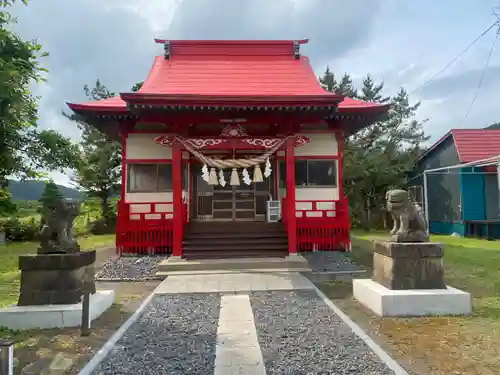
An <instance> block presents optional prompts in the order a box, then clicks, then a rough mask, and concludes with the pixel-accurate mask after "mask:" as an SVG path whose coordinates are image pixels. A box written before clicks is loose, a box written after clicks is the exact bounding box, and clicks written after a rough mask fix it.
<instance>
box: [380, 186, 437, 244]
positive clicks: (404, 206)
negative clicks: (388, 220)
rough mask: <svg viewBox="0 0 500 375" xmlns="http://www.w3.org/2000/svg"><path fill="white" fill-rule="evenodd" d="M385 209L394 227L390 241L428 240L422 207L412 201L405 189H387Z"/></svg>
mask: <svg viewBox="0 0 500 375" xmlns="http://www.w3.org/2000/svg"><path fill="white" fill-rule="evenodd" d="M385 198H386V200H387V210H388V211H389V212H390V214H391V215H392V219H393V221H394V227H393V228H392V231H391V241H392V242H428V241H429V233H428V230H427V222H426V220H425V217H424V214H423V211H422V208H421V207H420V206H419V205H418V204H417V203H415V202H413V201H412V199H411V198H410V196H409V194H408V192H407V191H406V190H400V189H396V190H389V191H388V192H387V194H386V197H385Z"/></svg>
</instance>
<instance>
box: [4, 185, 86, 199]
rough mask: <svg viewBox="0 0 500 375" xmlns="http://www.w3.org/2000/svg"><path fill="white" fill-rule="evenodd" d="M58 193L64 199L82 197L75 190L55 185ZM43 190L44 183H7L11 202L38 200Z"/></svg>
mask: <svg viewBox="0 0 500 375" xmlns="http://www.w3.org/2000/svg"><path fill="white" fill-rule="evenodd" d="M57 186H58V188H59V191H60V192H61V194H62V195H63V196H64V197H65V198H72V199H81V198H82V197H83V195H82V194H81V193H80V192H79V191H78V190H76V189H73V188H70V187H67V186H62V185H57ZM44 188H45V182H43V181H35V180H29V181H25V182H21V181H14V180H10V181H9V192H10V193H11V194H12V200H15V201H20V200H26V201H35V200H38V199H40V197H41V196H42V193H43V190H44Z"/></svg>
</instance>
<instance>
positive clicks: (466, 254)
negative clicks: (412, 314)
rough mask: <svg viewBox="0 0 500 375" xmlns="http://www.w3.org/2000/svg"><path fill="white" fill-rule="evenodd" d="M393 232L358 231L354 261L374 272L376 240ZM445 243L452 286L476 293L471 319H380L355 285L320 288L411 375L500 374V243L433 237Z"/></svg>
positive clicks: (353, 254)
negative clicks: (354, 291)
mask: <svg viewBox="0 0 500 375" xmlns="http://www.w3.org/2000/svg"><path fill="white" fill-rule="evenodd" d="M387 238H388V233H387V232H376V231H375V232H368V233H367V232H361V231H353V233H352V245H353V246H352V252H351V253H350V254H349V256H350V257H352V259H353V260H354V261H355V262H356V263H358V264H360V265H362V266H364V267H365V268H366V269H367V270H368V275H365V276H363V277H369V275H371V271H372V265H373V254H372V251H371V249H372V243H371V240H374V239H387ZM431 240H432V241H434V242H439V243H442V244H444V259H443V263H444V270H445V280H446V283H447V284H448V285H450V286H452V287H455V288H458V289H462V290H465V291H468V292H469V293H471V295H472V300H473V314H472V315H471V316H466V317H425V318H380V317H377V316H375V315H374V314H373V313H372V312H371V311H368V310H367V309H365V308H363V307H362V306H360V305H359V304H358V303H357V302H356V301H354V300H353V298H352V285H351V284H350V283H338V282H337V283H325V284H323V285H321V286H320V287H321V288H322V289H323V290H324V291H325V293H327V294H328V295H329V296H331V298H332V299H333V300H334V301H335V303H336V304H338V306H339V307H341V308H342V309H343V310H344V311H345V312H346V313H347V314H348V315H349V316H350V317H351V318H352V319H353V320H355V321H356V322H357V323H358V324H360V325H361V326H362V327H363V328H364V329H366V330H367V332H369V333H370V335H371V336H372V337H373V338H375V339H377V338H379V339H380V340H379V343H380V344H381V345H382V346H383V347H384V348H385V349H386V350H388V351H389V352H390V353H391V354H392V355H393V356H394V357H395V358H397V359H399V360H400V361H401V362H402V363H404V364H405V367H406V368H407V369H408V370H409V372H410V374H443V375H445V374H446V375H448V374H461V375H465V374H481V375H497V374H500V241H487V240H481V239H473V238H461V237H452V236H432V237H431Z"/></svg>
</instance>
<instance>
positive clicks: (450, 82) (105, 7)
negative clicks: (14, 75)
mask: <svg viewBox="0 0 500 375" xmlns="http://www.w3.org/2000/svg"><path fill="white" fill-rule="evenodd" d="M494 5H497V4H495V3H494V1H492V0H418V1H414V0H350V1H343V0H342V1H341V0H66V1H62V0H32V1H31V2H30V5H29V6H28V7H23V6H16V8H15V12H14V13H15V15H17V16H18V18H19V24H18V25H17V30H18V31H19V32H20V33H21V35H22V36H24V37H26V38H37V39H38V40H39V41H40V43H41V44H42V45H43V46H44V49H45V50H46V51H47V52H49V53H50V57H48V58H46V59H45V61H44V65H45V67H47V68H48V69H49V75H48V82H47V83H46V84H43V85H39V86H37V87H36V88H35V91H36V93H37V94H38V95H40V96H41V102H40V126H41V127H43V128H53V129H56V130H58V131H61V132H62V133H64V134H65V135H68V136H72V137H74V138H77V137H78V136H79V132H78V130H77V128H76V126H75V125H74V124H73V123H71V122H68V121H66V120H65V119H64V118H62V117H61V116H60V112H61V110H62V109H64V108H65V104H64V102H65V101H79V100H84V99H85V98H84V95H83V90H82V88H83V86H84V85H85V84H87V83H88V84H92V83H93V82H95V80H96V78H99V79H101V81H102V83H104V84H105V85H106V86H108V88H110V89H112V90H114V91H118V92H120V91H128V90H129V89H130V87H131V86H132V85H133V84H134V83H135V82H138V81H141V80H143V79H144V78H145V76H146V74H147V72H148V70H149V68H150V65H151V62H152V59H153V56H154V55H155V54H161V53H162V47H161V46H160V45H157V44H155V43H154V41H153V39H154V37H162V38H166V39H299V38H309V39H310V42H309V44H308V45H306V46H305V47H303V51H304V53H305V54H307V55H308V56H309V57H310V59H311V61H312V63H313V66H314V69H315V70H316V72H317V73H318V74H320V73H321V72H322V70H323V69H324V67H325V66H326V65H329V66H330V67H331V68H332V70H333V71H334V72H336V73H337V74H343V73H344V72H348V73H350V74H351V75H352V76H353V77H354V78H355V79H356V82H359V81H360V80H361V79H362V78H363V76H365V75H366V74H367V73H371V74H372V76H373V77H374V78H375V79H376V80H378V81H381V80H383V81H384V82H385V88H386V91H387V94H393V93H395V92H396V91H397V90H398V89H399V87H401V86H403V87H405V88H406V89H407V90H408V91H409V92H412V91H413V90H414V89H416V88H418V87H419V86H420V85H421V84H422V83H424V82H425V81H426V80H427V79H429V78H430V77H432V76H433V75H434V74H435V73H437V72H438V71H439V70H440V69H441V68H442V67H444V66H445V65H446V64H447V63H448V62H450V61H451V60H452V59H453V58H454V57H455V56H456V55H457V54H458V53H460V52H461V51H462V50H463V49H464V48H465V47H467V45H469V44H470V43H471V42H472V40H474V39H475V38H476V37H477V36H478V35H479V34H480V33H481V32H482V31H484V30H485V29H486V28H487V27H488V26H489V25H490V24H492V23H493V22H494V20H495V18H494V17H493V15H492V9H493V6H494ZM494 37H495V30H491V31H490V33H488V34H487V35H486V36H485V37H483V38H482V39H481V40H480V41H479V42H478V43H477V44H475V45H474V47H473V48H471V49H470V50H469V51H468V52H467V54H465V55H464V56H463V57H462V58H461V59H460V60H459V61H458V62H457V63H456V64H454V65H453V66H452V67H451V68H449V69H447V70H446V72H445V73H443V74H442V75H440V76H439V77H438V78H437V79H435V80H433V81H432V82H431V83H430V84H428V85H427V86H425V87H424V88H423V89H421V90H419V91H417V92H414V93H413V94H412V96H411V99H413V100H415V101H417V100H419V101H421V102H422V106H421V109H420V110H419V114H418V117H419V118H421V119H429V121H428V122H427V123H426V130H427V132H428V133H429V134H430V135H431V136H432V140H436V139H437V138H439V137H440V136H441V135H442V134H443V133H445V132H446V131H447V130H449V129H450V128H478V127H484V126H486V125H488V124H490V123H492V122H496V121H500V114H497V112H496V109H497V108H498V104H497V103H499V102H500V92H499V91H498V89H497V88H498V87H500V42H499V43H498V49H497V50H496V51H495V52H494V53H493V56H492V59H491V62H490V64H489V67H488V69H487V70H486V73H485V78H484V82H483V85H482V87H481V90H480V92H479V95H478V98H477V100H476V102H475V104H474V106H473V108H472V110H471V112H470V114H469V115H468V116H467V118H465V113H466V111H467V108H468V107H469V105H470V103H471V100H472V98H473V96H474V92H475V90H476V87H477V84H478V81H479V78H480V76H481V72H482V71H483V67H484V65H485V62H486V58H487V56H488V53H489V49H490V48H491V45H492V42H493V39H494ZM54 178H55V179H56V181H57V182H59V183H64V184H67V182H68V178H67V176H64V175H61V174H54Z"/></svg>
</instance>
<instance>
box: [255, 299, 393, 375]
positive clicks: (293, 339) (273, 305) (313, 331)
mask: <svg viewBox="0 0 500 375" xmlns="http://www.w3.org/2000/svg"><path fill="white" fill-rule="evenodd" d="M250 300H251V303H252V308H253V312H254V318H255V327H256V330H257V336H258V339H259V343H260V347H261V350H262V356H263V359H264V363H265V366H266V372H267V375H273V374H280V375H309V374H310V375H313V374H314V375H326V374H336V375H342V374H351V375H354V374H356V375H393V374H394V372H393V371H392V370H390V369H389V368H387V366H386V365H385V364H384V363H383V362H382V361H381V360H380V359H379V358H378V356H376V354H374V353H373V352H372V351H371V349H369V348H368V346H367V345H366V344H365V342H364V341H362V340H361V339H360V338H359V337H358V336H356V335H355V334H354V333H353V332H352V331H351V329H350V328H349V326H347V325H346V324H345V323H344V322H343V321H342V320H341V319H340V318H339V317H338V316H337V315H336V314H335V313H334V312H333V311H332V310H331V309H330V308H329V307H328V306H327V305H326V304H325V303H324V302H323V300H322V299H321V298H320V297H319V296H318V295H317V294H316V292H315V291H314V290H303V291H274V292H253V293H251V295H250Z"/></svg>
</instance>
